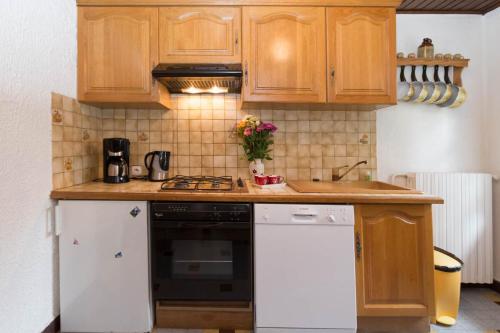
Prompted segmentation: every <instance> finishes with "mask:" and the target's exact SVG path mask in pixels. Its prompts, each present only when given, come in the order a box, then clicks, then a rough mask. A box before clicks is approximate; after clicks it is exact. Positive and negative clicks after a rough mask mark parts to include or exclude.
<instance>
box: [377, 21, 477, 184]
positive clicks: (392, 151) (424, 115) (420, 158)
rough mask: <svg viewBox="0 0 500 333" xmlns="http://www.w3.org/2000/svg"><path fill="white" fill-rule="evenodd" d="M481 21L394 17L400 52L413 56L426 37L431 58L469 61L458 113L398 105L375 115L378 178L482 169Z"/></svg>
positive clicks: (408, 104) (430, 107) (427, 107)
mask: <svg viewBox="0 0 500 333" xmlns="http://www.w3.org/2000/svg"><path fill="white" fill-rule="evenodd" d="M482 22H483V17H482V16H480V15H398V16H397V50H398V51H399V52H404V53H405V54H408V53H410V52H415V53H416V52H417V47H418V45H420V43H421V41H422V39H423V38H424V37H430V38H432V40H433V43H434V48H435V53H461V54H463V55H464V56H466V57H468V58H470V59H472V60H471V62H470V64H469V66H470V67H469V68H467V69H465V70H464V71H463V82H464V84H465V87H466V88H467V92H468V100H467V101H466V102H465V104H464V105H462V107H460V108H457V109H441V108H439V107H436V106H426V105H417V104H410V103H400V104H398V105H397V106H394V107H391V108H387V109H383V110H381V111H378V112H377V149H378V155H377V160H378V176H379V179H381V180H387V179H388V176H390V175H391V174H393V173H399V172H410V171H481V170H482V169H483V167H482V157H483V155H482V154H481V141H482V132H481V112H482V109H483V95H482V92H481V89H482V87H483V72H482V56H483V54H482V42H481V36H482ZM407 73H408V76H407V78H408V79H409V71H407ZM431 73H433V69H432V71H429V72H428V74H431ZM441 79H443V76H442V75H441Z"/></svg>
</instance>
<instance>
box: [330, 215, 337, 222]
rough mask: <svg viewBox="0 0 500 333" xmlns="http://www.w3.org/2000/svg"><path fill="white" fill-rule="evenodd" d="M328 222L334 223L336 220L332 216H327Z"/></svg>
mask: <svg viewBox="0 0 500 333" xmlns="http://www.w3.org/2000/svg"><path fill="white" fill-rule="evenodd" d="M328 222H331V223H335V222H337V220H336V219H335V216H334V215H328Z"/></svg>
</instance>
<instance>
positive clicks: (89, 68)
mask: <svg viewBox="0 0 500 333" xmlns="http://www.w3.org/2000/svg"><path fill="white" fill-rule="evenodd" d="M156 64H158V9H156V8H141V7H130V8H128V7H109V8H106V7H79V8H78V99H79V100H80V101H82V102H89V103H96V104H99V103H103V104H105V103H124V104H126V103H138V104H141V103H146V104H147V103H148V102H158V101H161V100H162V97H161V96H160V92H161V88H159V87H158V84H157V83H155V82H154V81H153V80H152V76H151V70H152V69H153V68H154V66H155V65H156Z"/></svg>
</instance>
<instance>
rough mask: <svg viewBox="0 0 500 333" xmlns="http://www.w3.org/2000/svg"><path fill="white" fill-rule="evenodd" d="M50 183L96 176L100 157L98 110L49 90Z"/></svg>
mask: <svg viewBox="0 0 500 333" xmlns="http://www.w3.org/2000/svg"><path fill="white" fill-rule="evenodd" d="M51 109H52V110H51V112H52V187H53V188H54V189H58V188H61V187H67V186H71V185H76V184H81V183H85V182H89V181H91V180H94V179H96V178H98V177H99V171H100V168H99V160H100V159H102V157H101V152H102V131H101V125H102V121H101V118H102V116H101V110H100V109H98V108H95V107H90V106H88V105H83V104H79V103H78V102H77V101H75V100H74V99H72V98H69V97H66V96H62V95H59V94H55V93H53V94H52V108H51Z"/></svg>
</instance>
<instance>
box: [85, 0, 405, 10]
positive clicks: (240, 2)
mask: <svg viewBox="0 0 500 333" xmlns="http://www.w3.org/2000/svg"><path fill="white" fill-rule="evenodd" d="M76 3H77V5H78V6H322V7H330V6H331V7H342V6H348V7H394V8H395V7H398V6H399V5H400V4H401V0H297V1H294V0H77V1H76Z"/></svg>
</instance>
